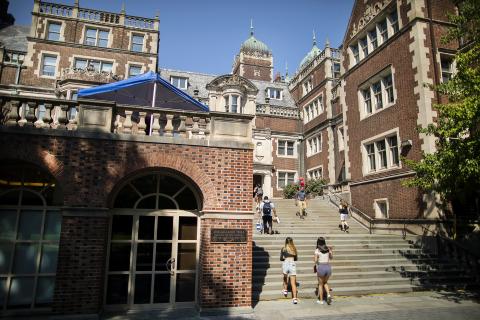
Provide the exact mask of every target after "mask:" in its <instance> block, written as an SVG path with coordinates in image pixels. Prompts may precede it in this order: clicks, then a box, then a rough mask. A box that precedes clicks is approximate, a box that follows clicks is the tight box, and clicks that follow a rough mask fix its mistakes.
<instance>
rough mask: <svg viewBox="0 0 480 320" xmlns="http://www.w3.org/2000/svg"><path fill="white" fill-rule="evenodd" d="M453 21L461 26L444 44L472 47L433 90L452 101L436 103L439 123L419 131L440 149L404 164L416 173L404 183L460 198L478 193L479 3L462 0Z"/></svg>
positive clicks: (464, 52) (459, 53)
mask: <svg viewBox="0 0 480 320" xmlns="http://www.w3.org/2000/svg"><path fill="white" fill-rule="evenodd" d="M451 20H452V22H454V23H456V24H457V25H456V27H454V28H451V30H450V31H449V33H448V34H447V36H446V37H444V39H443V41H451V40H454V39H458V38H460V37H463V39H464V40H465V41H466V42H467V43H468V44H467V45H466V46H465V47H464V48H463V49H462V50H460V51H459V52H458V53H457V55H456V56H455V62H456V69H457V73H456V74H455V75H454V76H453V78H452V79H451V80H450V81H449V82H447V83H444V84H442V85H440V86H438V87H436V88H435V89H436V90H437V91H438V92H439V93H441V94H445V95H447V96H448V98H449V103H448V104H444V105H436V106H435V108H436V109H437V113H438V118H437V122H436V123H435V124H431V125H429V126H428V127H426V128H420V129H419V130H420V132H422V133H424V134H427V135H433V136H434V137H435V138H436V147H437V151H436V152H435V153H433V154H424V156H423V159H422V160H421V161H419V162H416V161H412V160H404V161H405V163H406V164H407V166H409V167H410V168H412V169H413V170H414V171H415V172H416V175H415V177H414V178H412V179H410V180H407V181H406V182H405V185H407V186H415V187H420V188H421V189H423V190H425V191H436V192H438V193H439V194H440V196H441V197H442V198H443V199H447V200H452V199H459V200H461V199H462V198H463V199H466V198H468V197H469V195H473V194H475V192H478V190H480V43H479V41H478V40H479V34H480V1H479V0H466V1H463V2H462V3H461V6H460V11H459V16H453V17H451Z"/></svg>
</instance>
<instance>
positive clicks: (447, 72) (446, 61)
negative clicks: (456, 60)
mask: <svg viewBox="0 0 480 320" xmlns="http://www.w3.org/2000/svg"><path fill="white" fill-rule="evenodd" d="M440 65H441V67H442V82H443V83H445V82H448V81H449V80H450V79H451V78H452V76H453V56H450V55H443V54H442V55H440Z"/></svg>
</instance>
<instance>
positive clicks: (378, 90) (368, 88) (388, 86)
mask: <svg viewBox="0 0 480 320" xmlns="http://www.w3.org/2000/svg"><path fill="white" fill-rule="evenodd" d="M359 97H360V99H361V101H360V102H361V103H360V105H361V106H362V110H361V113H362V117H366V116H369V115H371V114H374V113H376V112H378V111H380V110H382V109H384V108H386V107H390V106H392V105H393V104H394V103H395V90H394V83H393V76H392V73H391V72H390V70H388V71H387V72H382V73H381V74H380V75H378V76H375V77H373V78H372V79H371V80H370V81H369V82H368V83H367V84H366V85H363V86H362V87H361V88H360V91H359Z"/></svg>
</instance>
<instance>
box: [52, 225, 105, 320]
mask: <svg viewBox="0 0 480 320" xmlns="http://www.w3.org/2000/svg"><path fill="white" fill-rule="evenodd" d="M107 234H108V218H107V217H65V216H64V217H63V220H62V231H61V235H60V245H59V252H58V264H57V276H56V282H55V294H54V301H53V307H52V309H53V312H55V313H60V314H70V313H98V312H99V310H100V309H101V307H102V301H103V292H104V291H103V287H104V275H105V262H106V256H107V254H106V252H107V251H106V248H107Z"/></svg>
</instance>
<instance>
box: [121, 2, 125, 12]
mask: <svg viewBox="0 0 480 320" xmlns="http://www.w3.org/2000/svg"><path fill="white" fill-rule="evenodd" d="M120 13H122V14H125V1H122V10H121V11H120Z"/></svg>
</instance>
